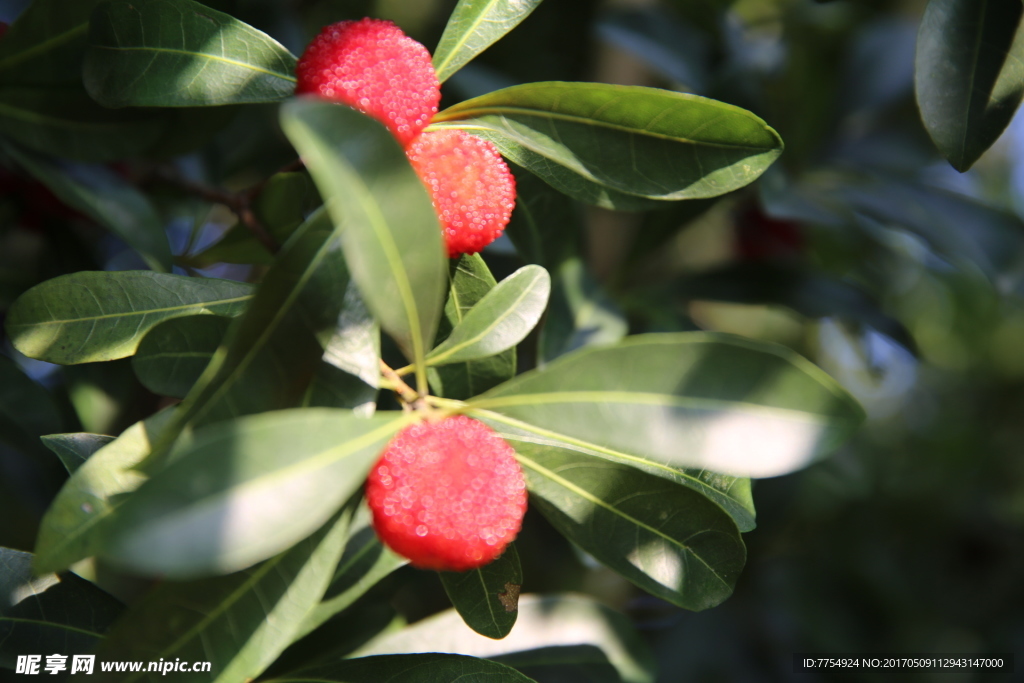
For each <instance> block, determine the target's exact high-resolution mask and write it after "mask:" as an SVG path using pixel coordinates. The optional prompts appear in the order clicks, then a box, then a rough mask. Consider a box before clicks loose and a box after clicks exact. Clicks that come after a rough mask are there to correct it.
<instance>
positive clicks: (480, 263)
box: [428, 254, 516, 399]
mask: <svg viewBox="0 0 1024 683" xmlns="http://www.w3.org/2000/svg"><path fill="white" fill-rule="evenodd" d="M450 273H451V282H450V283H449V285H448V300H447V301H446V302H445V305H444V317H443V318H442V319H441V325H440V328H439V329H438V341H440V342H442V343H443V341H444V339H445V338H446V337H447V336H448V335H449V334H451V331H452V329H453V328H455V327H456V326H458V325H459V324H460V323H461V322H462V321H463V320H464V319H465V318H466V316H467V315H468V314H469V311H471V310H472V309H473V307H474V306H476V305H477V304H478V303H480V301H481V300H482V299H483V298H484V297H485V296H486V295H487V293H488V292H490V291H491V289H493V288H494V286H495V285H496V284H497V282H496V281H495V279H494V276H493V275H492V274H491V271H490V269H489V268H488V267H487V264H486V263H485V262H484V260H483V258H481V256H480V254H463V255H462V256H460V257H458V258H457V259H452V261H451V264H450ZM428 374H429V376H430V385H431V386H432V387H433V389H434V391H435V392H436V393H437V394H438V395H440V396H446V397H447V398H454V399H466V398H470V397H472V396H476V395H477V394H481V393H483V392H484V391H487V390H488V389H491V388H493V387H496V386H498V385H499V384H501V383H502V382H504V381H506V380H509V379H512V378H513V377H515V375H516V350H515V348H511V349H508V350H507V351H504V352H502V353H499V354H498V355H496V356H491V357H490V358H483V359H480V360H473V361H468V362H465V363H453V364H451V365H444V366H440V367H436V368H430V369H429V371H428Z"/></svg>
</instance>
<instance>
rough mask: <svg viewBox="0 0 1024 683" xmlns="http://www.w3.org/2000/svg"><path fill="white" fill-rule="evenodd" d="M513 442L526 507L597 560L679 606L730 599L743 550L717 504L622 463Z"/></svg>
mask: <svg viewBox="0 0 1024 683" xmlns="http://www.w3.org/2000/svg"><path fill="white" fill-rule="evenodd" d="M513 443H514V444H515V448H516V454H517V457H518V459H519V462H520V463H521V464H522V465H523V471H524V472H525V474H526V479H527V485H528V486H529V488H530V495H531V501H532V502H533V504H534V505H536V506H537V507H538V508H539V509H540V511H541V512H543V513H544V516H545V517H547V518H548V520H549V521H550V522H551V523H552V524H553V525H554V526H555V528H557V529H558V530H559V531H561V532H562V533H563V534H565V536H566V537H567V538H568V539H569V540H571V541H572V542H573V543H575V544H576V545H578V546H579V547H580V548H582V549H583V550H585V551H586V552H588V553H590V554H591V555H593V556H594V557H595V558H596V559H597V560H598V561H600V562H602V563H603V564H605V565H607V566H608V567H611V568H612V569H614V570H615V571H617V572H619V573H620V574H622V575H623V576H625V577H626V578H627V579H629V580H630V581H632V582H633V583H635V584H636V585H638V586H640V587H641V588H643V589H644V590H645V591H647V592H648V593H650V594H652V595H655V596H657V597H659V598H662V599H664V600H667V601H668V602H671V603H672V604H674V605H678V606H679V607H684V608H686V609H691V610H702V609H707V608H709V607H714V606H715V605H717V604H719V603H721V602H722V601H723V600H725V599H726V598H727V597H729V596H730V595H731V594H732V590H733V587H734V586H735V583H736V579H737V578H739V574H740V570H741V569H743V563H744V562H745V560H746V549H745V548H744V546H743V541H742V540H741V539H740V533H739V529H738V528H737V527H736V524H735V522H733V520H732V519H731V518H730V517H729V515H728V513H726V512H725V510H723V509H722V508H721V507H719V506H718V505H716V504H714V503H713V502H711V501H710V500H708V499H707V498H705V497H704V496H703V495H701V494H700V493H697V492H696V491H694V490H693V489H691V488H689V487H686V486H680V485H678V484H676V483H674V482H671V481H669V480H667V479H664V478H661V477H655V476H652V475H649V474H646V473H643V472H640V471H638V470H636V469H633V468H631V467H629V466H626V465H621V464H618V463H612V462H609V461H608V460H605V459H602V458H599V457H594V456H591V455H587V454H584V453H581V452H579V451H574V450H570V449H565V448H554V447H552V446H549V445H538V444H533V443H524V442H521V441H520V442H513Z"/></svg>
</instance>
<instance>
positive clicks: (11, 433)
mask: <svg viewBox="0 0 1024 683" xmlns="http://www.w3.org/2000/svg"><path fill="white" fill-rule="evenodd" d="M60 429H61V417H60V412H59V411H58V409H57V404H56V402H55V401H54V400H53V396H51V395H50V392H48V391H47V390H46V389H45V388H43V386H42V385H40V384H38V383H37V382H35V381H33V380H32V379H31V378H30V377H29V376H28V375H26V374H25V373H24V372H22V371H21V368H19V367H18V365H17V364H16V363H15V362H14V361H12V360H11V359H10V358H7V357H6V356H0V442H7V443H8V444H9V445H11V446H14V447H15V448H17V449H19V450H21V451H24V452H26V453H34V452H39V451H40V450H41V449H40V448H39V437H41V436H43V435H44V434H52V433H54V432H59V431H60ZM43 453H45V451H43Z"/></svg>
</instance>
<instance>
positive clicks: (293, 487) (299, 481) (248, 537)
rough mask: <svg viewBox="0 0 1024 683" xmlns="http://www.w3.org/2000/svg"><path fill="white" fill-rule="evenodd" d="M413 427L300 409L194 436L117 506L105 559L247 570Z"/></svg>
mask: <svg viewBox="0 0 1024 683" xmlns="http://www.w3.org/2000/svg"><path fill="white" fill-rule="evenodd" d="M412 419H413V418H412V416H410V415H407V414H403V413H378V414H377V415H375V416H373V417H368V418H361V417H357V416H355V415H353V413H352V412H351V411H347V410H332V409H329V408H302V409H296V410H283V411H276V412H269V413H262V414H259V415H251V416H247V417H243V418H239V419H237V420H230V421H225V422H220V423H218V424H215V425H210V426H209V427H206V428H205V429H201V430H197V431H196V432H195V433H194V434H193V435H192V436H191V438H185V439H182V440H180V441H179V442H178V444H177V445H176V446H175V450H174V452H172V453H171V456H170V463H169V464H168V465H167V466H166V467H165V468H164V469H161V470H159V471H158V472H157V473H156V474H154V475H153V477H152V478H151V479H150V480H149V481H147V482H146V483H145V484H143V485H142V487H140V488H139V490H138V491H136V492H135V493H134V494H133V495H132V496H131V497H129V498H128V500H126V501H125V502H124V504H123V505H122V506H121V507H119V508H118V510H117V515H116V519H115V520H114V522H113V523H112V525H111V527H110V529H108V530H107V532H106V542H105V543H104V547H103V550H102V555H103V557H105V558H107V559H108V560H110V561H112V562H114V563H116V564H118V565H121V566H123V567H125V568H128V569H131V570H132V571H134V572H137V573H143V574H155V575H161V576H168V577H173V578H193V577H198V576H204V575H211V574H222V573H226V572H231V571H237V570H239V569H243V568H245V567H249V566H251V565H252V564H254V563H256V562H259V561H260V560H264V559H266V558H268V557H270V556H272V555H274V554H275V553H278V552H281V551H282V550H284V549H285V548H288V547H289V546H291V545H292V544H294V543H295V542H296V541H298V540H299V539H301V538H303V537H304V536H306V535H308V534H309V533H311V532H312V531H313V530H314V529H316V528H317V527H318V526H320V525H321V524H323V523H324V521H325V520H326V519H327V518H328V517H330V516H331V515H332V514H333V513H334V512H335V511H336V510H337V509H338V507H339V506H340V505H341V503H342V502H343V501H344V500H345V499H346V498H348V497H349V496H351V495H352V493H353V492H355V491H356V490H357V489H358V488H359V487H360V486H361V485H362V483H363V481H364V480H365V478H366V472H367V470H368V469H369V467H370V465H371V463H372V461H373V459H374V458H376V457H377V456H378V455H379V453H380V450H381V448H382V447H383V445H384V443H385V442H386V441H387V440H388V439H389V438H390V437H391V436H392V435H393V434H394V433H395V432H396V431H397V430H399V429H401V428H402V427H404V426H405V425H407V424H409V423H410V421H411V420H412Z"/></svg>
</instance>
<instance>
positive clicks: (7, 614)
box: [0, 548, 123, 669]
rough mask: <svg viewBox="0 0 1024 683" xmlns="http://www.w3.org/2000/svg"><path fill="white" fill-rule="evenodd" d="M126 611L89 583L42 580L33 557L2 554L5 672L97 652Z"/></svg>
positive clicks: (1, 656)
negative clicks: (35, 657)
mask: <svg viewBox="0 0 1024 683" xmlns="http://www.w3.org/2000/svg"><path fill="white" fill-rule="evenodd" d="M122 609H123V607H122V605H121V603H119V602H118V601H117V600H115V599H114V598H112V597H110V596H109V595H107V594H106V593H104V592H103V591H102V590H100V589H99V588H97V587H96V586H94V585H93V584H91V583H89V582H88V581H86V580H85V579H82V578H79V577H78V576H75V575H74V574H72V573H70V572H66V573H63V574H43V575H41V576H40V575H36V574H34V573H33V572H32V555H31V554H29V553H23V552H19V551H17V550H10V549H8V548H0V667H3V668H7V669H13V668H14V667H15V665H16V663H17V658H18V655H25V654H43V653H51V654H52V653H55V652H58V653H60V654H62V655H66V656H69V657H70V656H71V655H75V654H85V653H89V652H92V651H93V650H94V648H95V647H96V644H97V642H98V641H99V640H100V638H102V637H103V634H104V633H105V632H106V630H107V629H108V628H110V625H111V624H112V623H113V622H114V620H115V619H116V618H117V616H118V615H119V614H120V613H121V610H122ZM69 661H70V660H69ZM69 668H70V667H69Z"/></svg>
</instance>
